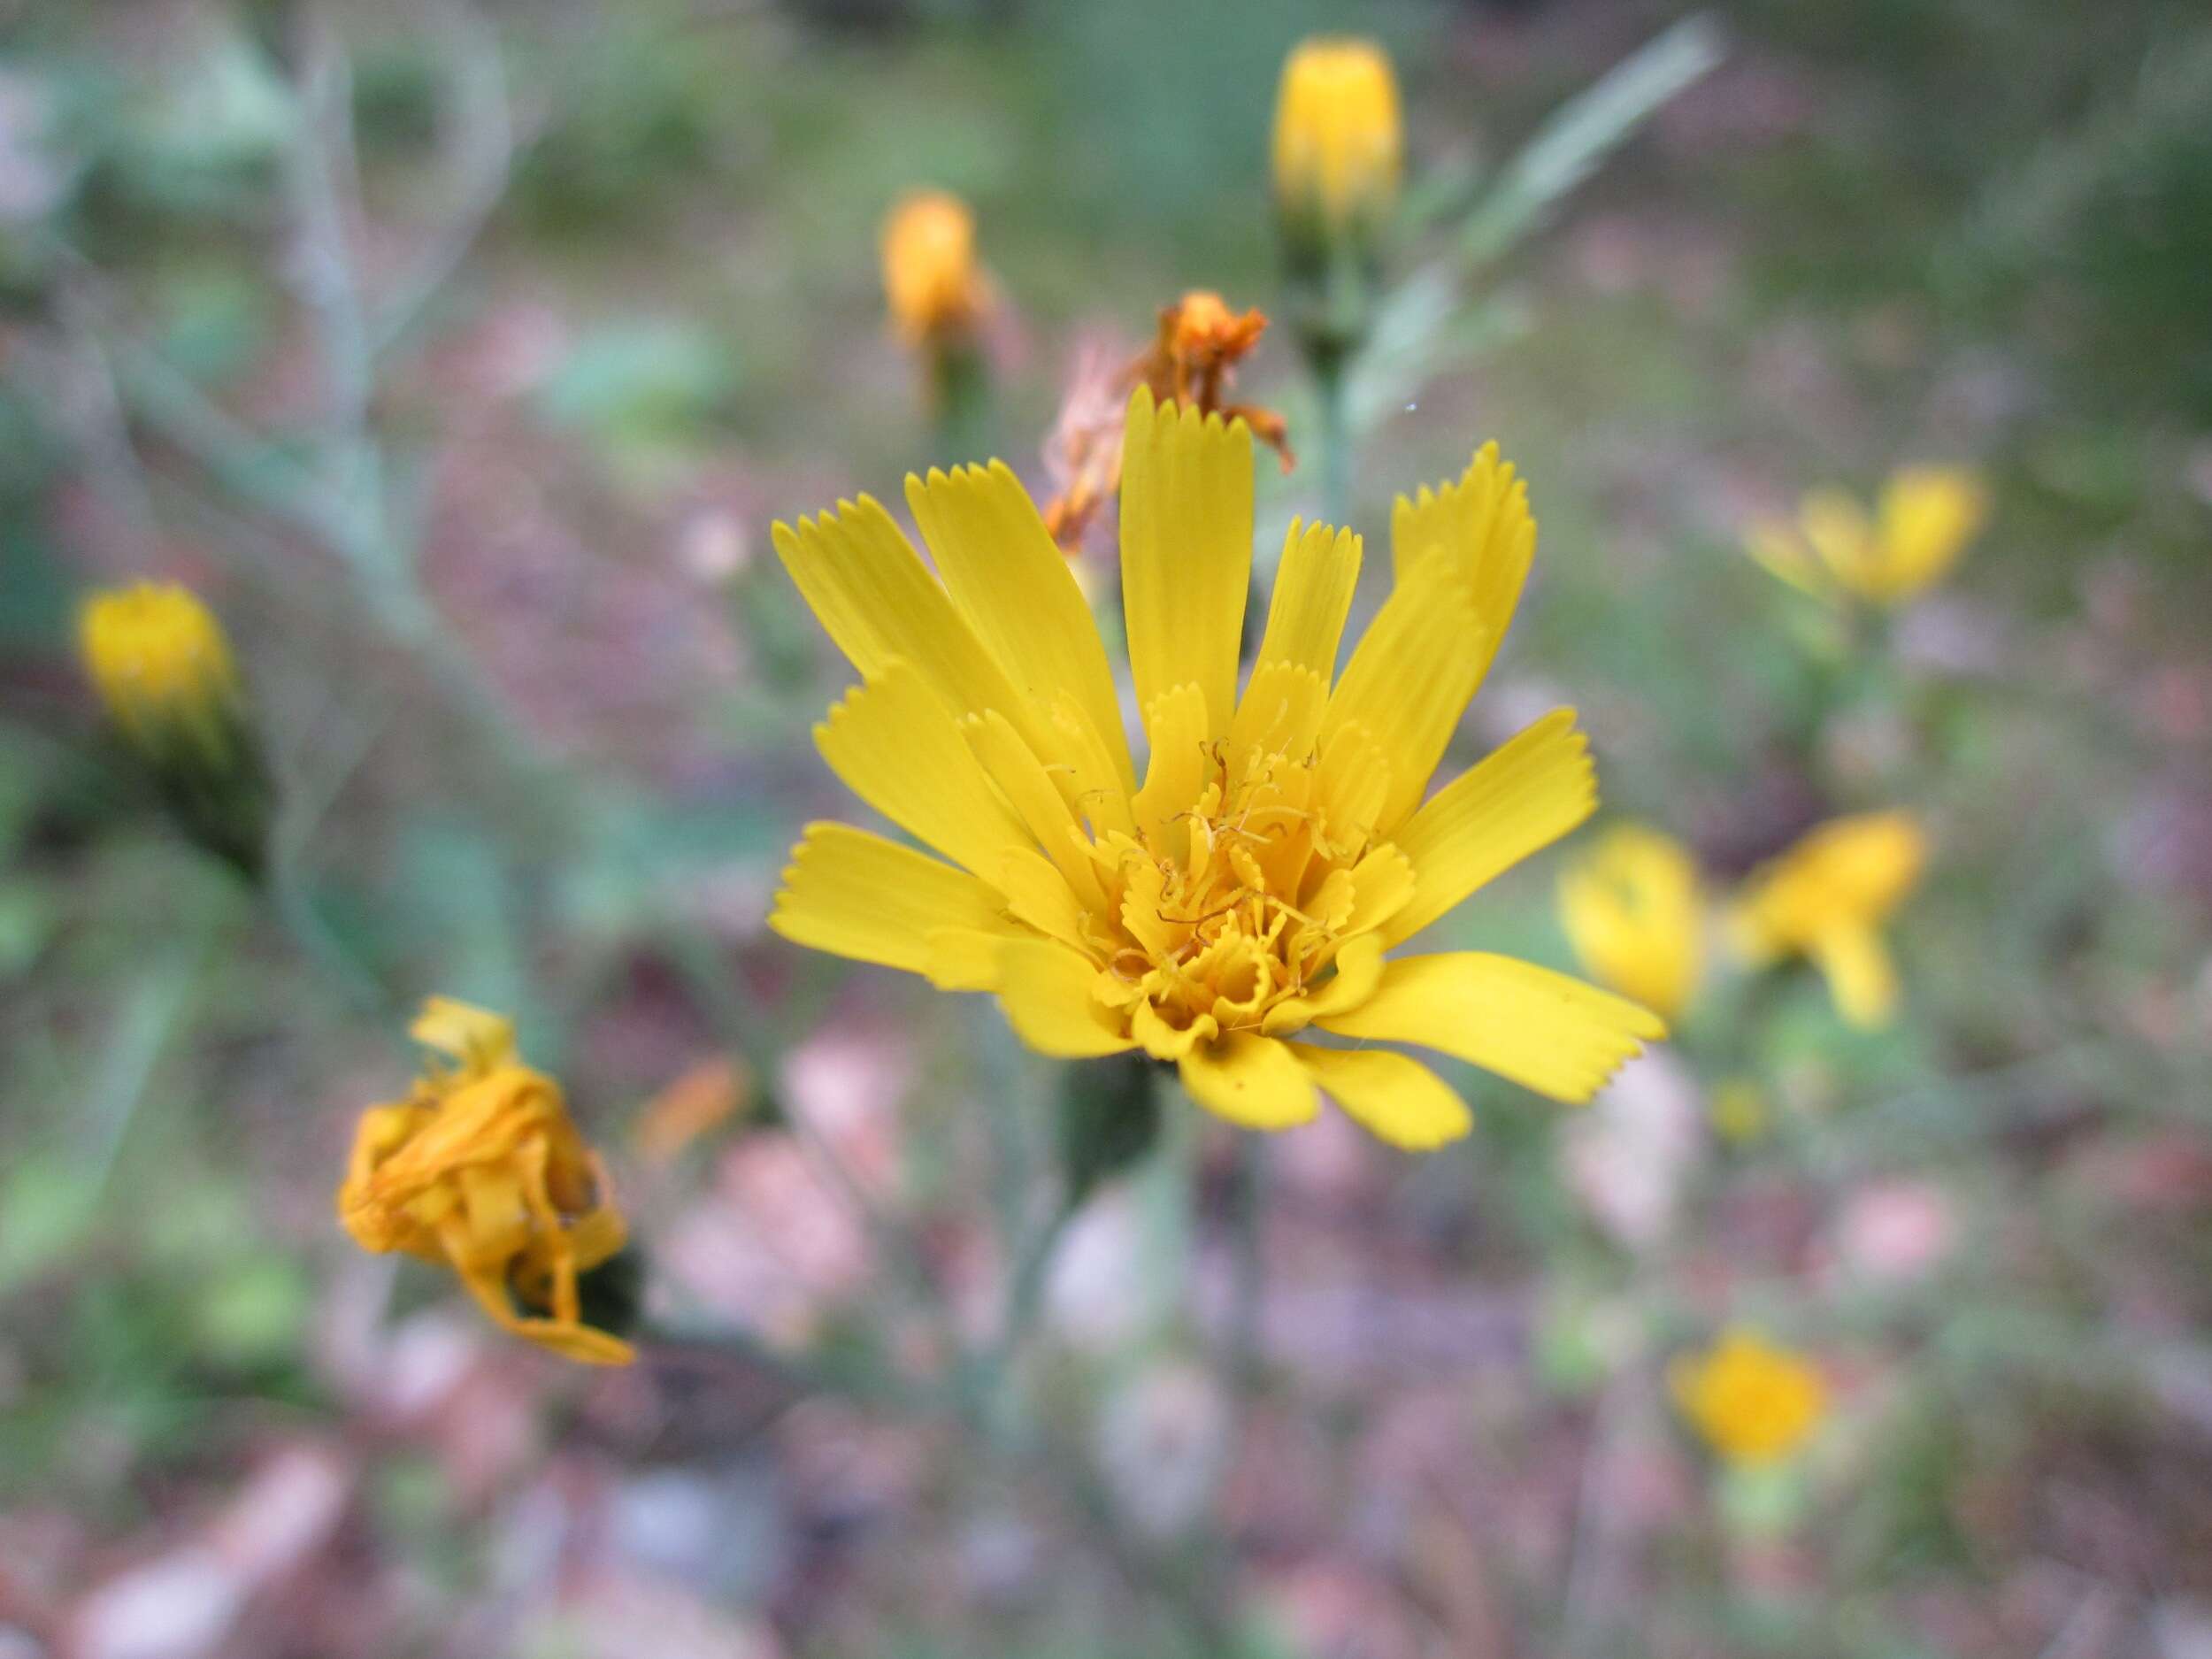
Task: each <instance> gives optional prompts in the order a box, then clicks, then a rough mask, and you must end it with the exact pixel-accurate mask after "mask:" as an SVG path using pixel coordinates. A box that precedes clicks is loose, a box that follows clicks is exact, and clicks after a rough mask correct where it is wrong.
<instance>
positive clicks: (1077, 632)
mask: <svg viewBox="0 0 2212 1659" xmlns="http://www.w3.org/2000/svg"><path fill="white" fill-rule="evenodd" d="M906 501H907V505H908V506H909V507H910V508H911V509H912V510H913V513H914V522H915V523H916V524H917V525H918V526H920V527H921V532H922V539H923V540H924V541H926V542H927V543H928V545H929V552H930V557H932V558H933V559H934V560H935V561H936V563H937V572H938V574H939V575H941V576H942V577H943V578H944V581H945V587H946V588H947V590H948V591H949V592H950V594H951V595H952V602H953V603H954V605H956V607H957V608H958V609H959V611H960V614H961V615H962V616H963V617H964V618H966V619H967V622H968V626H970V627H972V628H973V629H974V630H975V635H976V637H977V638H978V639H979V640H980V641H982V642H983V648H984V649H985V650H987V651H988V652H989V653H990V654H991V656H992V657H994V658H995V659H996V661H997V662H998V664H999V665H1000V667H1002V669H1004V670H1005V672H1006V676H1007V678H1008V679H1009V680H1012V681H1013V683H1014V688H1015V689H1016V690H1017V691H1018V692H1020V693H1022V694H1023V695H1025V697H1026V698H1028V699H1029V700H1030V701H1032V702H1033V703H1037V704H1039V705H1041V706H1043V707H1046V708H1049V707H1051V706H1052V704H1053V703H1056V702H1057V701H1058V700H1059V699H1060V698H1062V697H1069V698H1072V699H1073V700H1074V701H1075V702H1076V703H1079V704H1080V705H1081V706H1082V709H1083V711H1084V713H1085V714H1087V715H1088V716H1089V717H1090V721H1091V724H1092V726H1094V728H1096V730H1097V732H1098V733H1099V735H1100V736H1101V737H1102V739H1104V740H1105V741H1106V746H1107V749H1108V750H1109V751H1110V753H1111V754H1112V755H1113V756H1114V757H1115V766H1116V771H1117V772H1118V773H1119V775H1120V778H1121V786H1122V787H1123V788H1124V789H1125V790H1126V789H1133V788H1134V787H1136V774H1135V772H1133V769H1132V768H1131V766H1130V763H1129V745H1128V741H1127V740H1126V738H1125V736H1124V734H1123V733H1122V729H1121V704H1120V703H1119V701H1118V699H1117V697H1116V696H1115V694H1114V676H1113V671H1112V670H1111V669H1110V667H1108V665H1107V662H1106V648H1105V646H1104V644H1103V643H1102V641H1100V639H1099V635H1098V625H1097V623H1096V622H1095V621H1094V620H1093V618H1092V616H1091V608H1090V606H1089V605H1088V604H1087V603H1085V602H1084V598H1083V594H1082V590H1081V589H1080V588H1078V587H1077V586H1076V582H1075V577H1074V574H1073V573H1072V572H1071V571H1070V569H1069V568H1068V561H1067V557H1066V556H1065V555H1064V554H1063V553H1062V552H1061V551H1060V549H1058V548H1057V547H1056V546H1054V545H1053V541H1052V537H1051V535H1050V534H1048V532H1047V531H1046V529H1045V526H1044V520H1043V519H1042V518H1039V517H1038V516H1037V508H1036V505H1035V503H1033V502H1032V501H1031V500H1030V499H1029V492H1028V491H1027V490H1025V489H1024V488H1022V486H1021V480H1019V479H1018V478H1016V477H1015V476H1014V474H1013V472H1011V471H1010V469H1009V468H1008V467H1007V465H1006V464H1005V463H1004V462H1003V461H994V462H992V463H991V465H990V466H989V467H988V468H984V467H979V466H967V467H960V468H958V469H956V470H955V471H954V472H949V473H946V472H931V473H930V475H929V478H928V480H926V481H925V480H921V479H918V478H913V477H910V478H908V480H906Z"/></svg>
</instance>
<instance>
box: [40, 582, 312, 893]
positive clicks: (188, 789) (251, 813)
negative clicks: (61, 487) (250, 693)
mask: <svg viewBox="0 0 2212 1659" xmlns="http://www.w3.org/2000/svg"><path fill="white" fill-rule="evenodd" d="M77 650H78V655H79V657H81V659H82V661H83V664H84V669H85V673H86V675H87V677H88V678H89V679H90V680H91V681H92V685H93V688H94V689H95V690H96V691H97V692H98V693H99V695H100V701H101V703H104V705H105V706H106V709H107V712H108V716H109V718H110V719H111V721H112V722H113V723H114V726H115V728H116V730H117V731H118V732H119V733H120V734H121V735H122V737H123V739H124V741H126V742H127V743H128V744H129V745H130V747H131V749H133V750H134V752H135V753H136V754H137V756H138V757H139V759H140V760H141V761H142V763H143V764H145V766H146V768H147V770H148V771H149V772H150V773H151V774H152V776H153V779H154V780H155V782H156V783H157V785H158V786H159V788H160V791H161V794H162V796H163V798H164V799H165V802H166V803H167V804H168V806H169V808H170V810H171V811H172V812H173V814H174V815H175V817H176V818H177V819H178V820H179V822H180V824H181V825H182V826H183V827H184V829H185V831H186V832H187V833H188V834H190V835H191V837H192V838H193V839H194V840H195V841H198V842H199V843H200V844H201V845H202V846H203V847H204V848H206V849H208V850H209V851H211V852H213V853H215V854H216V855H217V856H220V857H222V858H225V859H227V860H229V861H230V862H231V863H232V864H235V865H236V866H237V867H238V868H239V869H240V870H242V871H243V872H246V873H247V874H248V875H250V876H252V875H257V874H258V873H259V872H260V870H261V866H262V860H263V856H264V853H265V847H266V841H267V831H268V819H269V780H268V772H267V770H266V768H265V765H264V764H263V761H262V756H261V746H260V741H259V740H258V738H257V735H256V733H255V732H254V729H253V723H252V719H251V717H250V710H249V709H248V707H247V703H246V695H245V687H244V683H243V682H242V680H240V679H239V676H238V665H237V664H236V662H235V661H234V659H233V658H232V657H231V652H230V642H229V641H228V640H227V639H226V638H225V637H224V634H223V627H222V624H221V623H219V622H218V621H217V620H216V619H215V617H214V615H213V613H212V612H211V611H209V610H208V608H207V607H206V606H205V605H204V604H203V603H201V602H200V600H199V597H198V595H195V594H194V593H192V592H191V591H190V590H189V589H188V588H180V587H178V586H176V585H175V584H173V583H172V584H167V585H157V584H155V583H151V582H141V583H139V584H137V585H136V586H134V587H130V588H111V589H108V590H106V591H104V592H101V593H96V594H94V595H92V596H91V597H90V598H89V599H88V600H87V601H86V602H85V604H84V606H83V608H82V609H81V611H79V612H78V616H77Z"/></svg>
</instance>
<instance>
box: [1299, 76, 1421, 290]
mask: <svg viewBox="0 0 2212 1659" xmlns="http://www.w3.org/2000/svg"><path fill="white" fill-rule="evenodd" d="M1404 142H1405V141H1404V134H1403V131H1402V127H1401V124H1400V120H1399V115H1398V82H1397V79H1396V77H1395V76H1394V74H1393V73H1391V68H1390V59H1389V58H1388V57H1387V56H1386V55H1385V53H1384V51H1383V50H1382V48H1381V47H1379V46H1378V45H1376V44H1375V43H1374V42H1372V41H1365V40H1354V39H1343V38H1333V37H1329V36H1316V37H1314V38H1313V39H1311V40H1308V41H1306V42H1302V44H1300V45H1299V47H1298V48H1297V49H1296V50H1294V51H1293V52H1292V53H1291V55H1290V57H1289V58H1288V60H1287V61H1286V62H1285V64H1284V65H1283V80H1282V86H1281V88H1280V90H1279V93H1278V95H1277V98H1276V104H1275V199H1276V205H1277V208H1278V210H1279V212H1280V213H1281V216H1282V221H1283V227H1284V234H1285V236H1286V239H1287V241H1288V242H1289V243H1290V245H1291V248H1292V255H1293V259H1294V262H1295V261H1297V260H1298V259H1299V258H1300V257H1302V256H1310V255H1313V254H1316V253H1321V254H1324V255H1325V250H1326V249H1327V248H1328V247H1329V246H1331V245H1333V244H1339V243H1342V242H1353V243H1356V244H1360V245H1365V244H1367V243H1370V242H1372V240H1373V238H1374V235H1375V233H1376V232H1377V231H1378V230H1379V228H1380V227H1381V226H1382V225H1383V223H1384V221H1386V219H1388V218H1389V216H1390V212H1391V210H1392V209H1393V208H1394V206H1395V205H1396V204H1397V199H1398V180H1399V174H1400V172H1401V170H1402V166H1403V164H1404Z"/></svg>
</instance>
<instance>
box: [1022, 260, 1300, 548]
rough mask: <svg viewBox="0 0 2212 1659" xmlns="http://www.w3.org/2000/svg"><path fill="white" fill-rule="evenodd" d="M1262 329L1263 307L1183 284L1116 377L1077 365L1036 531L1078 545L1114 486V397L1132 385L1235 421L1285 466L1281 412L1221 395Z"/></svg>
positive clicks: (1117, 448) (1118, 438)
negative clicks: (1240, 306)
mask: <svg viewBox="0 0 2212 1659" xmlns="http://www.w3.org/2000/svg"><path fill="white" fill-rule="evenodd" d="M1266 331H1267V317H1266V314H1265V313H1264V312H1263V311H1259V310H1257V309H1254V310H1250V311H1242V312H1238V311H1232V310H1230V309H1229V305H1228V302H1227V301H1225V300H1224V299H1223V298H1222V297H1221V296H1220V295H1218V294H1216V293H1213V292H1211V291H1210V290H1209V289H1206V288H1193V289H1191V290H1190V292H1188V293H1187V294H1186V295H1184V296H1183V297H1182V298H1180V299H1179V300H1177V301H1176V302H1175V303H1173V304H1172V305H1163V306H1162V307H1160V326H1159V332H1158V333H1157V334H1156V335H1155V336H1154V338H1153V342H1152V344H1151V345H1150V347H1148V349H1145V350H1144V351H1142V352H1141V353H1139V354H1138V355H1137V357H1135V358H1134V359H1133V360H1132V361H1131V362H1130V363H1129V364H1128V365H1126V366H1125V368H1124V369H1123V370H1122V371H1121V373H1119V374H1118V375H1116V374H1113V373H1111V372H1110V371H1105V370H1103V368H1102V365H1100V364H1099V363H1098V362H1097V361H1096V359H1095V358H1093V359H1091V360H1089V361H1087V362H1086V363H1083V364H1081V365H1079V367H1078V373H1077V375H1076V378H1075V381H1074V383H1073V384H1072V385H1071V387H1070V388H1069V392H1068V396H1067V399H1066V401H1065V402H1064V404H1063V405H1062V408H1061V411H1060V419H1059V421H1058V422H1057V423H1056V426H1055V427H1054V430H1053V437H1052V441H1051V443H1050V445H1049V446H1048V450H1047V454H1046V462H1047V465H1048V468H1049V469H1050V471H1051V472H1052V474H1053V476H1054V477H1055V478H1056V480H1060V488H1059V489H1058V491H1057V492H1056V494H1055V495H1053V497H1052V499H1051V500H1049V501H1048V502H1047V503H1045V506H1044V518H1045V528H1046V529H1048V531H1050V532H1051V533H1052V539H1053V540H1054V541H1057V542H1058V543H1059V544H1060V545H1061V546H1062V547H1065V548H1073V547H1076V546H1079V545H1080V544H1081V542H1082V540H1083V536H1084V534H1085V533H1086V532H1087V530H1088V529H1089V527H1090V525H1091V521H1092V519H1093V518H1095V517H1096V516H1097V514H1098V511H1099V510H1100V509H1101V508H1102V507H1103V506H1104V505H1105V504H1106V503H1107V501H1108V500H1109V499H1110V497H1111V496H1112V495H1113V493H1114V491H1115V490H1116V489H1118V488H1120V486H1121V442H1122V416H1123V413H1124V410H1125V403H1124V399H1125V396H1126V395H1127V393H1128V392H1129V391H1130V390H1131V388H1134V387H1139V386H1144V387H1149V388H1151V391H1152V396H1153V397H1154V398H1155V399H1156V400H1157V401H1158V402H1160V403H1177V404H1179V405H1181V406H1182V407H1183V408H1185V409H1195V410H1196V411H1198V412H1199V413H1200V414H1202V415H1211V414H1222V415H1227V416H1231V417H1241V418H1242V419H1243V421H1244V424H1245V425H1246V426H1249V427H1251V429H1252V435H1253V436H1255V437H1256V438H1257V439H1259V440H1260V442H1263V443H1264V444H1266V445H1267V446H1268V447H1269V448H1270V449H1273V450H1274V451H1275V453H1276V455H1277V456H1278V457H1280V459H1281V461H1282V464H1283V471H1284V472H1289V471H1290V469H1291V467H1292V466H1293V465H1294V464H1295V460H1294V457H1293V456H1292V454H1291V451H1290V437H1289V429H1288V427H1287V426H1286V424H1285V423H1284V420H1283V418H1282V417H1281V416H1280V415H1279V414H1277V413H1275V412H1274V411H1272V410H1268V409H1261V408H1259V407H1257V406H1256V405H1254V404H1250V403H1230V402H1229V401H1228V394H1229V388H1231V387H1232V386H1233V384H1234V383H1235V380H1236V373H1237V365H1239V364H1240V363H1241V362H1242V361H1243V360H1244V358H1245V357H1246V356H1248V354H1249V353H1250V351H1251V350H1252V349H1253V347H1255V346H1256V345H1257V344H1259V341H1260V336H1261V335H1262V334H1264V333H1265V332H1266Z"/></svg>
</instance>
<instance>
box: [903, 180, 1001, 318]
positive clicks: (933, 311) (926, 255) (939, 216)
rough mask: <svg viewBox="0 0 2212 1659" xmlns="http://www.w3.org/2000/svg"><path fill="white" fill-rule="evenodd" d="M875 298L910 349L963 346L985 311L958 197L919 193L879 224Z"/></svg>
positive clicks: (971, 237) (982, 279) (969, 229)
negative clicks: (879, 287)
mask: <svg viewBox="0 0 2212 1659" xmlns="http://www.w3.org/2000/svg"><path fill="white" fill-rule="evenodd" d="M883 294H884V299H885V302H886V303H887V305H888V306H889V308H890V311H891V323H892V326H893V327H895V329H896V330H897V331H898V334H899V337H900V338H901V339H902V340H904V341H905V342H907V343H908V344H910V345H915V346H920V345H940V346H942V345H950V344H959V343H962V342H965V341H966V340H967V339H968V338H969V336H970V335H972V334H973V333H974V331H975V329H976V327H977V326H978V325H979V324H980V323H981V322H982V320H983V319H984V317H985V315H986V314H987V312H988V311H990V309H991V280H990V278H989V277H988V276H987V274H986V273H985V272H984V270H983V267H982V266H981V265H979V263H978V262H977V259H976V256H975V215H974V214H973V213H972V212H970V211H968V204H966V203H965V202H963V201H962V200H961V199H960V198H959V197H958V196H953V195H950V194H949V193H948V192H946V191H943V190H920V191H917V192H915V193H914V194H913V195H911V196H907V197H906V198H904V199H903V200H902V201H901V202H900V203H899V204H898V205H897V206H895V207H894V208H893V209H892V210H891V213H890V217H889V218H887V219H885V220H884V225H883Z"/></svg>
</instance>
